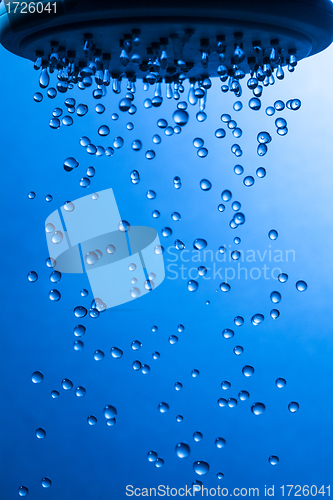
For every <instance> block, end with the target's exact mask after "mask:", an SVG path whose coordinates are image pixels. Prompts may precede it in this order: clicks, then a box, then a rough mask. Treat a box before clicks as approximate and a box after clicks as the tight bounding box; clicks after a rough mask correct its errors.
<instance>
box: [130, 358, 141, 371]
mask: <svg viewBox="0 0 333 500" xmlns="http://www.w3.org/2000/svg"><path fill="white" fill-rule="evenodd" d="M132 368H133V370H135V371H139V370H141V362H140V361H139V360H135V361H133V363H132Z"/></svg>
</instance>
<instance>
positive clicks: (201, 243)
mask: <svg viewBox="0 0 333 500" xmlns="http://www.w3.org/2000/svg"><path fill="white" fill-rule="evenodd" d="M206 246H207V241H206V240H204V239H202V238H198V239H196V240H194V242H193V248H195V249H196V250H203V249H204V248H206Z"/></svg>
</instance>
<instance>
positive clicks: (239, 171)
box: [234, 165, 244, 175]
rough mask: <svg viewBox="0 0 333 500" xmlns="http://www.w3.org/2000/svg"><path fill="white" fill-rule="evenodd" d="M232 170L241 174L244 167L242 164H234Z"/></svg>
mask: <svg viewBox="0 0 333 500" xmlns="http://www.w3.org/2000/svg"><path fill="white" fill-rule="evenodd" d="M234 172H235V174H236V175H242V173H243V172H244V168H243V167H242V165H235V166H234Z"/></svg>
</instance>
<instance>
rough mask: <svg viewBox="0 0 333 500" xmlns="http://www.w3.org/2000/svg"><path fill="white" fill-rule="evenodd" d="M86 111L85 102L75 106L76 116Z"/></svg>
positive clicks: (82, 114) (84, 113)
mask: <svg viewBox="0 0 333 500" xmlns="http://www.w3.org/2000/svg"><path fill="white" fill-rule="evenodd" d="M87 113H88V106H87V105H86V104H79V105H78V107H77V108H76V114H77V116H84V115H86V114H87Z"/></svg>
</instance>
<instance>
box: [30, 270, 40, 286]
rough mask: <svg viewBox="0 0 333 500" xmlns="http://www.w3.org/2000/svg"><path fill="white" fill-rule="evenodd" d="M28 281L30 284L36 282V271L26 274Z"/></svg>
mask: <svg viewBox="0 0 333 500" xmlns="http://www.w3.org/2000/svg"><path fill="white" fill-rule="evenodd" d="M28 280H29V281H31V282H32V283H34V282H35V281H37V280H38V274H37V273H36V271H30V272H29V273H28Z"/></svg>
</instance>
